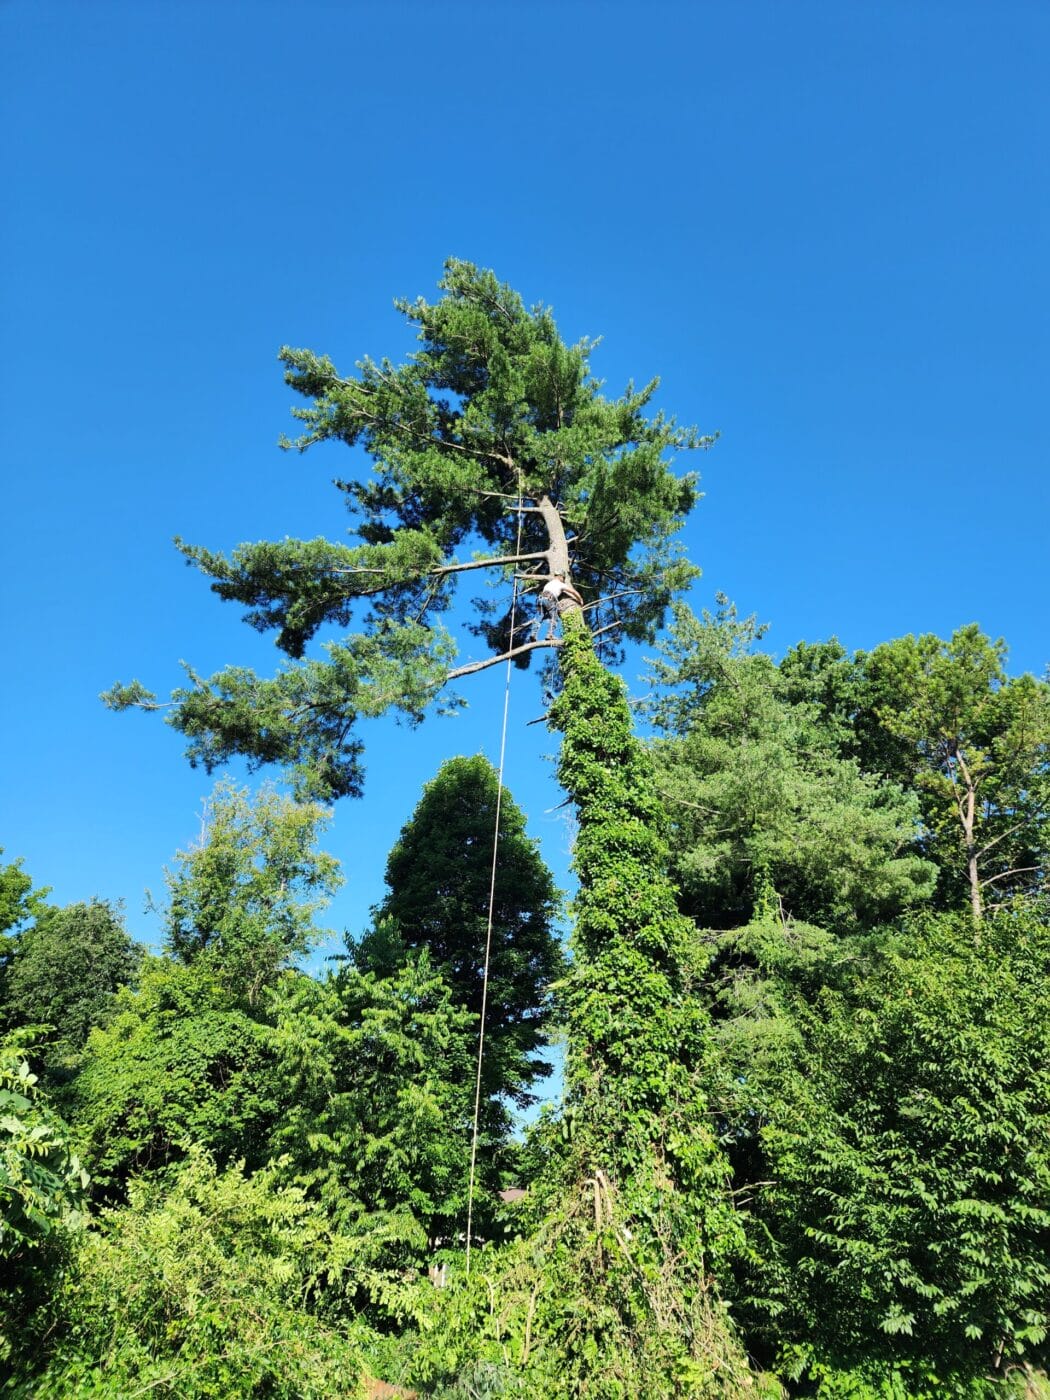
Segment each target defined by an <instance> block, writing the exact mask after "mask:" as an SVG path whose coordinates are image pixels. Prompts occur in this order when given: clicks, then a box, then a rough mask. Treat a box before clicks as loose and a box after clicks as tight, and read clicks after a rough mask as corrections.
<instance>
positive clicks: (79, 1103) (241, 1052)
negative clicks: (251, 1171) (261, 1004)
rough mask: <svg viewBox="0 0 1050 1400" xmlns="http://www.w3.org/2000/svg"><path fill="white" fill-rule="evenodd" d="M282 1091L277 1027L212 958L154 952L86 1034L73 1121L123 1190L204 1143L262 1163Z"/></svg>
mask: <svg viewBox="0 0 1050 1400" xmlns="http://www.w3.org/2000/svg"><path fill="white" fill-rule="evenodd" d="M280 1092H281V1091H280V1081H279V1079H278V1078H277V1077H276V1075H275V1068H274V1050H273V1045H272V1037H271V1032H270V1028H269V1027H268V1026H267V1025H265V1024H264V1023H261V1022H260V1021H259V1020H257V1019H256V1018H255V1017H253V1016H252V1015H250V1014H249V1013H248V1011H247V1010H245V1009H243V1008H242V1007H238V1006H237V1005H231V1002H230V995H229V991H228V989H227V987H226V984H225V982H224V981H223V980H222V979H220V977H219V976H218V975H217V973H216V971H215V969H214V967H213V966H212V965H211V964H210V963H209V961H208V960H201V961H200V962H199V963H194V964H192V965H190V966H188V967H187V966H183V965H181V964H179V963H176V962H173V961H172V960H171V959H168V958H154V957H149V958H147V959H146V960H145V962H144V964H143V967H142V973H141V977H140V980H139V986H138V988H137V989H136V990H134V991H132V990H130V989H127V988H125V989H124V990H123V991H122V992H120V993H119V994H118V996H117V1002H116V1008H115V1011H114V1014H113V1016H112V1017H111V1019H110V1021H109V1023H108V1024H107V1025H106V1026H105V1027H104V1028H101V1029H97V1030H95V1031H93V1032H92V1034H91V1036H90V1038H89V1040H88V1045H87V1050H86V1053H85V1056H84V1063H83V1068H82V1070H81V1073H80V1075H79V1077H78V1079H77V1081H76V1084H75V1086H74V1096H75V1097H74V1105H75V1114H74V1116H75V1122H76V1125H77V1130H78V1133H79V1135H80V1138H81V1140H82V1142H83V1145H84V1155H85V1157H86V1159H87V1161H88V1163H89V1166H90V1169H91V1173H92V1176H93V1177H95V1178H96V1180H97V1181H98V1182H99V1184H100V1185H101V1186H103V1187H105V1188H106V1189H107V1190H108V1191H109V1192H111V1193H112V1192H118V1193H119V1191H120V1190H121V1189H122V1186H123V1184H124V1183H125V1182H126V1180H127V1178H128V1176H129V1175H130V1174H131V1173H133V1172H139V1171H144V1170H147V1169H148V1170H156V1169H158V1168H160V1167H163V1166H165V1165H167V1164H168V1163H170V1162H172V1161H177V1160H179V1159H180V1158H181V1157H182V1156H183V1155H184V1154H185V1152H186V1151H187V1149H188V1148H189V1146H190V1145H191V1144H194V1143H197V1144H200V1145H202V1146H204V1147H206V1148H208V1149H209V1150H210V1151H212V1152H214V1153H215V1154H216V1155H217V1157H218V1158H219V1159H220V1161H222V1162H226V1161H229V1160H231V1159H234V1158H237V1157H243V1158H247V1160H248V1162H249V1164H250V1165H252V1166H255V1165H260V1164H261V1163H262V1162H263V1161H264V1160H265V1158H266V1149H267V1144H268V1140H269V1134H270V1130H271V1127H272V1123H273V1120H274V1116H275V1114H276V1112H277V1109H278V1105H279V1103H280Z"/></svg>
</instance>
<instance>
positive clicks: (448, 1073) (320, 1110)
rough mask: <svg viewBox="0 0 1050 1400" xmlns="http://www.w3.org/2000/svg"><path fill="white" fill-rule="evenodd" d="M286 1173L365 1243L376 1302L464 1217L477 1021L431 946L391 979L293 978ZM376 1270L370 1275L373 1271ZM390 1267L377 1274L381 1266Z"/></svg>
mask: <svg viewBox="0 0 1050 1400" xmlns="http://www.w3.org/2000/svg"><path fill="white" fill-rule="evenodd" d="M274 1015H275V1018H276V1028H275V1033H274V1042H275V1047H276V1052H277V1057H278V1061H277V1068H278V1073H279V1075H280V1079H281V1084H282V1092H283V1094H284V1096H285V1105H286V1106H285V1109H284V1112H283V1113H282V1114H281V1117H280V1119H279V1121H278V1122H277V1124H276V1125H275V1128H274V1134H273V1149H274V1150H275V1151H277V1152H280V1153H281V1154H283V1161H284V1166H283V1168H282V1173H283V1174H284V1175H288V1176H290V1179H291V1180H294V1181H295V1182H296V1183H297V1184H298V1185H300V1186H302V1187H303V1188H304V1189H306V1190H307V1191H308V1193H309V1195H310V1197H311V1199H317V1200H319V1201H320V1202H321V1203H322V1204H323V1205H324V1207H325V1209H326V1211H327V1213H328V1216H329V1218H330V1219H331V1220H332V1221H333V1222H334V1223H335V1224H336V1225H337V1226H338V1228H339V1229H340V1230H342V1231H344V1232H345V1233H347V1234H349V1235H353V1236H356V1237H359V1238H360V1240H361V1242H362V1243H361V1249H362V1251H364V1250H365V1237H366V1236H370V1239H371V1243H370V1245H369V1253H368V1264H369V1268H370V1269H371V1271H372V1272H371V1274H370V1275H369V1277H368V1279H367V1280H366V1283H367V1285H368V1287H370V1288H371V1296H372V1300H373V1301H374V1300H375V1298H376V1297H378V1296H379V1294H380V1293H381V1292H382V1290H383V1286H384V1285H389V1283H390V1282H391V1281H392V1274H393V1272H394V1271H400V1270H403V1269H405V1268H408V1267H413V1268H418V1267H420V1266H421V1265H425V1262H426V1249H427V1243H428V1240H433V1239H434V1238H435V1237H438V1236H444V1237H446V1238H448V1237H452V1236H454V1235H455V1234H456V1233H457V1232H458V1231H459V1230H461V1229H462V1224H463V1220H464V1219H465V1216H466V1184H467V1174H468V1163H469V1153H470V1144H469V1132H470V1120H471V1109H472V1104H473V1078H472V1068H473V1064H472V1053H471V1052H472V1046H471V1043H470V1038H469V1031H470V1029H471V1027H472V1018H471V1017H470V1016H469V1014H468V1013H467V1012H466V1011H464V1010H463V1009H462V1008H459V1007H457V1006H456V1005H455V1002H454V998H453V993H452V989H451V988H450V986H449V985H448V983H447V982H446V981H445V980H444V979H443V978H442V977H441V975H440V974H439V973H438V972H437V971H436V970H435V969H434V968H433V966H432V964H431V960H430V956H429V954H428V953H427V952H426V951H422V952H419V953H415V954H412V955H410V956H409V957H407V958H406V959H405V961H404V962H403V963H402V964H401V966H399V967H398V968H397V970H396V972H394V973H393V974H392V975H391V976H389V977H377V976H376V975H375V974H373V973H363V972H360V971H359V970H357V969H356V968H353V967H345V968H343V969H342V970H341V971H340V972H339V974H338V975H337V976H335V977H330V978H328V979H326V980H325V981H324V982H316V981H314V980H313V979H312V978H309V977H303V976H299V977H289V978H287V979H285V981H284V982H283V983H282V985H281V987H280V988H279V992H278V995H277V997H276V998H275V1002H274ZM377 1271H378V1272H377ZM383 1271H385V1272H383Z"/></svg>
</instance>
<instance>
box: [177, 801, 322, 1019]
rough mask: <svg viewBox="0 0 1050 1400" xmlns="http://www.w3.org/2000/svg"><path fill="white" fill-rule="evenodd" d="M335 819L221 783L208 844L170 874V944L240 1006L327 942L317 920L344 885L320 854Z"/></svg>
mask: <svg viewBox="0 0 1050 1400" xmlns="http://www.w3.org/2000/svg"><path fill="white" fill-rule="evenodd" d="M327 822H328V814H327V813H326V812H325V811H324V809H323V808H321V807H318V806H316V805H315V804H313V803H310V804H306V805H300V804H298V803H295V802H292V801H290V800H289V799H288V798H286V797H282V796H280V795H279V794H278V793H276V792H273V791H272V790H269V789H264V790H263V791H262V792H261V793H258V794H257V795H256V796H255V797H251V796H249V794H248V792H247V791H245V790H239V789H237V788H235V787H232V786H230V785H228V784H223V783H220V784H219V785H218V787H217V788H216V790H215V794H214V796H213V798H212V801H211V803H210V804H209V808H208V812H207V818H206V826H205V830H204V833H203V835H202V837H201V840H200V841H199V842H198V844H197V845H196V846H194V847H192V848H191V849H190V850H189V851H184V852H180V853H179V865H178V868H177V869H176V870H175V871H174V872H172V873H169V875H168V877H167V884H168V896H169V902H168V907H167V910H166V920H165V921H166V924H167V938H168V946H169V948H170V949H171V951H172V953H173V954H174V955H175V956H176V957H177V958H179V959H180V960H181V961H182V962H185V963H187V964H189V963H195V962H197V961H203V962H205V963H207V964H208V966H210V967H211V968H212V969H213V970H214V971H215V973H216V974H217V975H218V977H219V978H220V980H221V981H222V982H223V984H224V985H225V986H226V987H227V988H228V989H229V991H230V993H231V994H232V996H233V998H234V1000H235V1001H236V1002H238V1003H240V1004H245V1003H246V1004H247V1005H249V1006H252V1005H254V1004H255V1003H256V1002H257V1001H258V1000H259V997H260V994H261V992H262V990H263V988H264V987H267V986H271V985H272V984H273V983H274V981H275V980H276V978H277V975H278V973H279V972H280V970H281V969H282V968H284V967H286V966H287V965H288V964H289V963H290V962H291V960H292V959H293V958H295V957H296V956H298V955H299V954H301V953H304V952H305V951H306V950H307V948H308V947H309V945H310V943H311V941H312V940H313V939H314V938H316V937H318V936H319V931H318V930H316V929H315V927H314V924H313V919H314V915H315V914H316V913H317V912H318V911H319V910H320V909H322V908H323V907H324V906H325V904H326V903H327V902H328V900H327V896H329V895H330V894H332V893H333V892H334V891H335V890H336V889H337V888H338V887H339V885H340V884H341V883H342V877H341V875H340V874H339V864H338V862H337V861H336V860H335V859H334V857H332V856H329V855H325V854H324V853H323V852H319V851H316V850H315V849H314V843H315V842H316V840H317V838H318V835H319V833H320V831H321V830H322V829H323V827H324V826H325V825H326V824H327Z"/></svg>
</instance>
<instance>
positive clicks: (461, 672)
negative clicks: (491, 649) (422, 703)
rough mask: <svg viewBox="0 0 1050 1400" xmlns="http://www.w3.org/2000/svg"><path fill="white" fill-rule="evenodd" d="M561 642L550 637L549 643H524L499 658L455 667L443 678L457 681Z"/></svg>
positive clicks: (556, 645)
mask: <svg viewBox="0 0 1050 1400" xmlns="http://www.w3.org/2000/svg"><path fill="white" fill-rule="evenodd" d="M560 646H561V640H560V638H557V637H552V638H551V639H550V640H549V641H548V640H547V639H546V638H545V639H544V640H543V641H539V642H524V643H523V644H522V645H521V646H520V647H512V648H511V649H510V651H504V652H502V653H501V654H500V655H499V656H489V657H486V658H485V660H484V661H471V662H470V663H469V664H468V665H466V666H457V667H456V669H455V670H454V671H449V673H448V675H447V676H446V677H445V681H446V683H447V682H448V681H454V680H458V679H459V677H460V676H472V675H473V674H474V672H475V671H484V670H485V669H486V668H487V667H489V666H498V665H499V664H500V662H501V661H513V660H514V658H515V657H516V656H524V654H525V653H526V652H527V651H536V650H537V648H539V647H560Z"/></svg>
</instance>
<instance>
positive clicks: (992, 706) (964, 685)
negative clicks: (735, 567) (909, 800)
mask: <svg viewBox="0 0 1050 1400" xmlns="http://www.w3.org/2000/svg"><path fill="white" fill-rule="evenodd" d="M1005 660H1006V646H1005V644H1004V643H1003V641H1002V640H1001V639H1000V640H999V641H994V642H993V641H992V640H991V639H990V638H989V637H987V636H985V634H984V633H982V632H981V630H980V628H979V627H977V626H976V624H971V625H970V626H967V627H961V628H959V629H958V630H957V631H956V632H954V633H953V634H952V636H951V638H950V639H949V640H948V641H944V640H942V639H941V638H938V637H935V636H933V635H932V634H931V633H925V634H923V635H922V636H920V637H912V636H909V637H902V638H899V639H897V640H896V641H892V642H885V643H883V644H882V645H881V646H878V647H876V648H875V649H874V650H873V651H871V652H870V653H864V652H858V653H857V654H856V656H855V657H853V658H849V657H847V656H846V654H845V652H844V651H843V650H842V648H841V647H839V646H838V644H837V643H821V644H819V645H817V646H808V645H806V644H800V645H799V646H798V647H796V648H795V649H794V651H793V652H791V653H789V654H788V656H786V657H785V658H784V661H783V662H782V664H781V667H780V671H781V674H782V676H783V677H784V680H785V682H786V684H787V687H788V691H789V694H790V696H791V697H792V698H793V699H795V700H800V701H805V702H808V703H812V704H814V705H816V706H817V709H818V712H819V714H820V717H821V723H822V726H823V727H825V728H826V729H827V730H828V732H830V733H833V734H834V735H835V737H836V740H837V742H838V744H839V746H840V751H841V752H843V753H845V754H847V755H849V756H853V757H855V758H856V759H857V760H858V762H859V763H860V764H861V767H862V768H863V769H864V770H865V771H866V772H869V773H877V774H881V775H883V776H885V777H888V778H889V779H891V780H892V781H894V782H898V783H901V784H903V785H905V786H906V787H908V788H909V789H911V790H913V791H915V792H916V793H917V795H918V798H919V801H920V805H921V811H922V818H923V826H922V829H921V831H920V832H919V833H918V836H919V840H918V848H919V850H920V851H921V854H922V855H923V856H924V857H926V858H927V859H929V860H932V861H934V862H935V863H936V864H937V866H938V868H939V870H940V872H941V874H940V879H939V882H938V889H937V898H938V903H939V904H940V906H941V907H944V908H959V907H960V906H961V905H963V904H966V905H968V906H969V907H970V909H971V911H972V913H973V914H974V916H975V917H978V918H979V917H980V916H981V913H982V911H983V909H984V908H985V907H989V908H992V909H995V908H998V907H1000V906H1005V905H1006V904H1008V903H1009V902H1010V900H1011V899H1012V898H1014V897H1016V896H1018V895H1025V896H1026V897H1029V898H1035V897H1038V896H1040V895H1043V896H1045V895H1046V893H1047V886H1046V871H1047V862H1048V842H1050V820H1048V815H1047V814H1048V810H1050V683H1048V682H1047V681H1046V680H1043V681H1039V680H1036V679H1035V678H1034V677H1033V676H1030V675H1025V676H1017V677H1008V676H1007V675H1006V673H1005V670H1004V663H1005Z"/></svg>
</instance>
